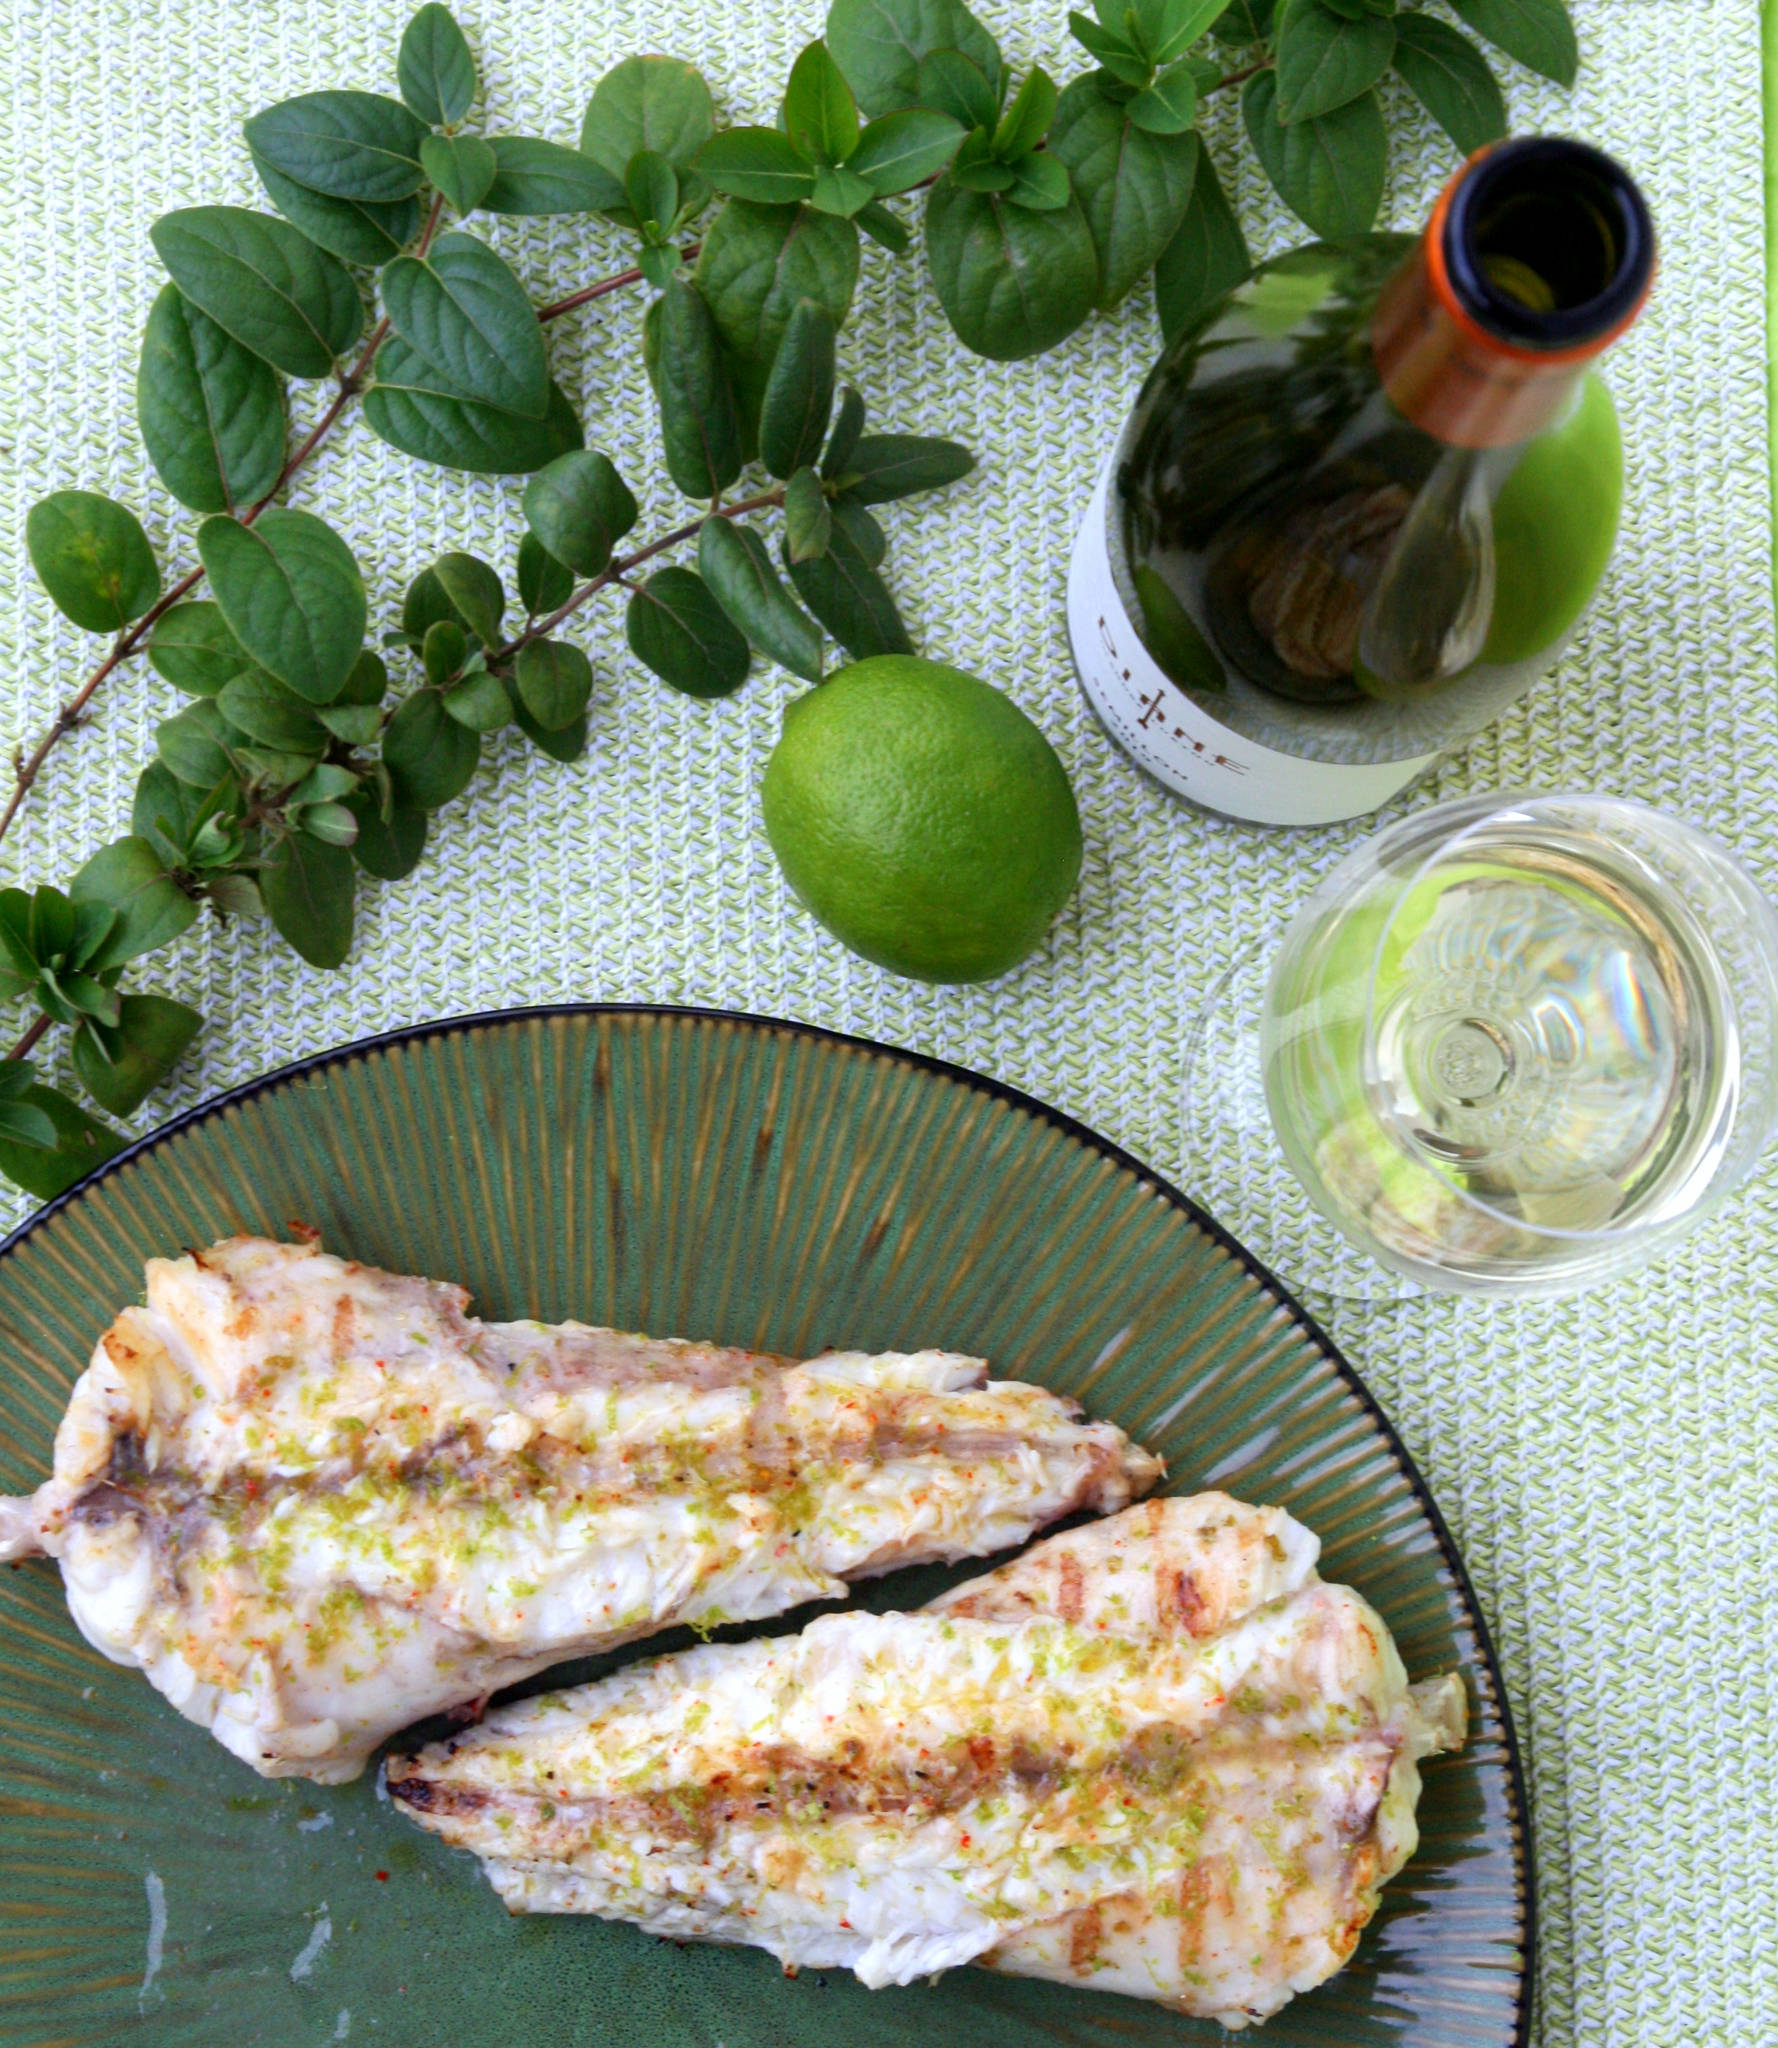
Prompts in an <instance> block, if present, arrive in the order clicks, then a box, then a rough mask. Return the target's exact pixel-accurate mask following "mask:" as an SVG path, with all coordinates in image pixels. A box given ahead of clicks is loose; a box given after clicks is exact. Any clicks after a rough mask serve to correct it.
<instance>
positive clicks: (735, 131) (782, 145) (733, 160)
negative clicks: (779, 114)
mask: <svg viewBox="0 0 1778 2048" xmlns="http://www.w3.org/2000/svg"><path fill="white" fill-rule="evenodd" d="M698 173H699V175H700V176H701V177H704V178H707V179H708V180H709V181H710V183H711V184H712V185H714V186H715V187H716V189H717V191H718V192H727V193H729V194H730V195H731V196H732V197H734V198H736V199H750V200H754V201H756V202H757V203H759V204H760V205H762V206H776V205H780V204H790V203H793V202H794V201H796V200H798V199H807V198H808V196H809V194H810V193H811V192H813V191H814V189H815V171H814V167H813V166H812V165H811V164H809V163H808V162H807V161H806V160H805V159H804V158H803V156H802V155H801V153H800V152H799V151H798V149H797V147H796V145H795V143H793V142H792V141H791V140H790V138H789V136H787V135H780V134H779V133H778V131H777V129H776V128H728V129H725V130H724V131H723V133H722V134H720V135H718V136H717V137H715V139H714V140H713V141H711V142H709V143H707V144H706V145H705V146H704V148H703V150H702V151H701V152H700V154H699V156H698Z"/></svg>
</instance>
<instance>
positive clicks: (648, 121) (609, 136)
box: [580, 57, 716, 182]
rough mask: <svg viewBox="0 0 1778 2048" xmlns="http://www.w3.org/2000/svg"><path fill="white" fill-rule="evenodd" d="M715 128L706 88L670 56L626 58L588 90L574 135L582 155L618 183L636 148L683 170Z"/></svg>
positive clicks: (690, 68) (693, 72)
mask: <svg viewBox="0 0 1778 2048" xmlns="http://www.w3.org/2000/svg"><path fill="white" fill-rule="evenodd" d="M715 125H716V110H715V108H714V106H713V105H712V104H711V100H710V88H709V87H708V86H707V85H706V84H705V83H704V81H703V79H702V78H701V77H700V76H699V74H698V71H697V69H696V67H695V66H694V65H691V64H685V63H682V62H680V60H679V59H678V58H675V57H626V58H625V59H624V60H623V62H622V63H621V64H617V65H614V66H613V68H612V69H611V70H609V71H608V72H606V74H605V76H604V77H603V78H602V79H600V81H599V83H598V84H597V85H596V86H595V87H594V88H593V97H592V101H591V103H590V104H589V106H588V107H587V110H586V120H585V121H584V122H583V124H582V126H581V131H580V146H581V149H582V150H583V151H584V152H585V154H586V155H588V156H590V157H591V158H592V159H593V161H594V162H595V163H597V164H599V165H602V166H603V168H604V169H605V170H607V171H609V172H610V174H611V175H612V177H614V178H616V179H618V180H619V181H620V182H621V181H622V179H623V175H624V172H625V171H626V170H627V169H628V167H629V163H630V159H631V158H632V157H633V156H634V155H635V154H636V152H637V151H638V150H643V149H653V150H658V151H659V152H660V154H661V155H662V156H664V157H665V158H666V159H667V161H668V162H669V163H670V164H672V165H673V167H674V168H675V169H676V170H683V169H684V168H685V166H686V165H687V164H689V163H690V162H691V160H692V158H693V157H695V156H696V155H697V153H698V151H699V150H700V149H702V148H703V146H704V144H705V143H706V142H708V141H709V139H710V135H711V132H712V130H713V129H714V128H715Z"/></svg>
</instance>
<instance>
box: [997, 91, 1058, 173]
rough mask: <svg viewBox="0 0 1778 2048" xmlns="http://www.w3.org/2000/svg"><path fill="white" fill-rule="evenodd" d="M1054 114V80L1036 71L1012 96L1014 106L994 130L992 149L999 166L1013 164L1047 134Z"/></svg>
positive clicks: (1009, 108) (1008, 109)
mask: <svg viewBox="0 0 1778 2048" xmlns="http://www.w3.org/2000/svg"><path fill="white" fill-rule="evenodd" d="M1055 111H1056V86H1055V81H1054V80H1053V79H1052V78H1051V77H1050V75H1049V73H1048V72H1047V71H1044V70H1042V69H1041V68H1038V69H1035V70H1033V71H1032V72H1031V74H1030V76H1029V77H1028V78H1027V79H1026V80H1025V82H1024V84H1023V85H1021V86H1020V87H1019V89H1018V91H1017V93H1016V94H1015V95H1014V96H1013V103H1012V105H1011V106H1010V107H1008V108H1007V110H1006V112H1005V114H1004V115H1003V116H1002V117H1001V121H1000V125H999V127H998V128H996V129H995V130H994V142H993V150H994V154H995V156H997V157H998V158H999V159H1000V161H1001V162H1002V163H1006V164H1010V163H1016V162H1017V161H1018V159H1019V158H1020V157H1022V156H1024V155H1026V154H1027V153H1028V152H1029V151H1031V150H1033V149H1035V148H1036V147H1037V145H1038V144H1039V143H1040V142H1041V141H1042V140H1043V138H1044V137H1045V136H1046V135H1047V134H1048V133H1049V129H1050V122H1051V120H1052V119H1053V118H1054V116H1055Z"/></svg>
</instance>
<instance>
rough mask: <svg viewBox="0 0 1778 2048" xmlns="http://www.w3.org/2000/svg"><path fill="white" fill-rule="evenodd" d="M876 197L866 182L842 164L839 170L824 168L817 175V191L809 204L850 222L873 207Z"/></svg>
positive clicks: (810, 198)
mask: <svg viewBox="0 0 1778 2048" xmlns="http://www.w3.org/2000/svg"><path fill="white" fill-rule="evenodd" d="M874 197H875V195H874V194H873V193H872V191H871V188H870V186H869V185H868V184H867V183H866V182H865V180H864V179H863V178H861V177H859V176H858V174H857V173H856V172H855V171H853V170H851V169H850V168H849V167H848V166H847V165H845V164H841V165H840V167H839V168H838V169H837V170H828V169H826V168H825V167H824V168H823V169H821V170H818V171H817V172H816V173H815V189H814V191H813V192H811V193H810V194H809V204H810V205H811V206H813V207H816V208H818V209H819V210H820V211H821V212H822V213H836V214H838V215H840V217H841V218H842V219H846V220H849V219H850V218H851V217H852V215H853V214H855V213H859V212H862V210H863V209H864V208H865V207H867V206H869V205H871V204H872V203H873V200H874Z"/></svg>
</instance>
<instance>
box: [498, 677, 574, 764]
mask: <svg viewBox="0 0 1778 2048" xmlns="http://www.w3.org/2000/svg"><path fill="white" fill-rule="evenodd" d="M506 693H507V695H508V696H509V697H510V698H511V699H512V719H513V723H514V724H515V725H516V726H517V727H518V729H519V730H520V732H522V733H523V734H524V735H525V737H526V739H528V740H529V741H530V742H531V744H532V745H533V746H534V747H536V748H537V749H538V751H539V752H540V753H544V754H547V755H548V756H549V758H550V759H551V760H552V761H563V762H567V761H578V760H579V759H580V757H581V755H582V754H584V753H585V752H586V738H587V722H586V719H585V718H584V717H581V718H576V719H572V720H570V722H569V723H568V724H567V725H564V726H563V727H561V729H560V730H559V731H556V732H551V731H550V729H549V728H548V726H544V725H539V724H538V723H537V721H536V719H534V718H533V717H532V716H531V714H530V712H528V711H527V710H526V709H525V707H524V705H523V704H521V703H520V702H519V697H518V685H517V684H516V683H514V682H513V680H512V678H511V677H510V676H508V677H507V679H506Z"/></svg>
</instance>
